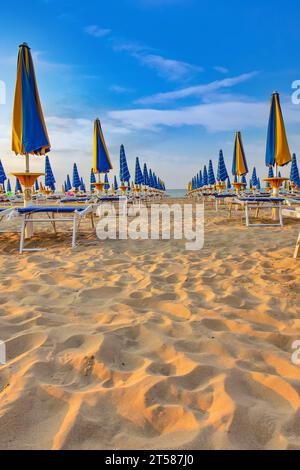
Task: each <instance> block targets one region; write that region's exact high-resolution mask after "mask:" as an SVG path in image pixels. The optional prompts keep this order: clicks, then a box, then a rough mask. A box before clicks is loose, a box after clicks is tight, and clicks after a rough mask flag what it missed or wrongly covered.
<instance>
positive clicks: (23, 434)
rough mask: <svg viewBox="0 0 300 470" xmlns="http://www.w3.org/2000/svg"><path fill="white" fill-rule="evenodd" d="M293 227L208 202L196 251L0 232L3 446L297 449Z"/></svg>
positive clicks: (298, 320)
mask: <svg viewBox="0 0 300 470" xmlns="http://www.w3.org/2000/svg"><path fill="white" fill-rule="evenodd" d="M86 228H87V229H88V226H86ZM298 231H299V225H297V223H295V222H293V223H287V225H286V226H285V227H284V228H283V229H280V228H252V229H247V228H246V227H245V226H244V225H242V224H241V222H240V219H239V218H236V219H234V220H231V221H229V222H228V221H227V219H226V213H225V212H224V211H219V212H218V213H216V212H214V211H213V210H212V209H211V210H207V211H206V224H205V237H206V241H205V246H204V248H203V249H202V250H201V251H199V252H192V251H186V250H185V248H184V244H185V242H184V241H174V240H170V241H149V240H146V241H119V240H110V241H104V242H102V241H99V240H97V238H96V237H95V235H94V234H92V233H89V234H83V235H82V236H81V238H80V241H81V244H80V245H79V247H78V248H77V249H76V250H75V251H71V249H70V238H69V236H67V235H65V234H59V235H58V237H57V239H55V238H54V237H53V236H50V237H47V238H44V240H43V239H42V238H40V243H41V244H42V245H43V246H45V247H48V250H47V251H45V252H43V253H27V254H24V255H22V256H19V255H18V253H17V248H18V236H17V235H16V234H3V233H2V234H0V253H1V257H0V269H1V282H0V284H1V290H0V339H2V340H3V341H6V344H7V359H8V361H7V364H6V365H4V366H0V430H1V432H0V448H1V449H112V448H113V449H167V448H169V449H300V365H298V366H297V365H293V364H292V362H291V355H292V343H293V341H295V340H298V339H300V285H299V284H300V283H299V277H300V261H296V260H294V259H293V258H292V254H293V249H294V245H295V242H296V236H297V233H298Z"/></svg>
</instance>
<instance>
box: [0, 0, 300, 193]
mask: <svg viewBox="0 0 300 470" xmlns="http://www.w3.org/2000/svg"><path fill="white" fill-rule="evenodd" d="M22 5H24V2H21V1H16V0H12V1H10V2H5V3H4V4H3V5H2V6H1V17H0V28H1V36H0V80H2V81H4V82H5V84H6V96H7V99H6V104H5V105H3V104H2V105H0V157H1V159H2V161H3V163H4V164H5V168H6V170H7V171H9V170H15V169H19V168H23V166H24V163H23V161H22V159H20V158H16V157H14V156H13V155H12V153H11V151H10V133H11V127H10V122H11V112H12V100H13V92H14V83H15V74H16V58H17V52H18V45H19V43H21V42H23V41H26V42H28V44H29V45H30V47H31V48H32V52H33V56H34V62H35V69H36V75H37V80H38V86H39V90H40V96H41V100H42V106H43V110H44V114H45V118H46V123H47V127H48V131H49V135H50V140H51V144H52V151H51V154H50V159H51V161H52V166H53V167H54V171H55V174H56V177H57V180H58V182H59V183H61V182H62V180H63V179H64V178H65V175H66V173H67V172H71V168H72V163H73V161H76V162H77V164H78V167H79V171H80V173H81V174H82V175H83V176H84V177H85V178H87V177H88V174H89V169H90V167H91V162H92V132H93V120H94V118H95V117H97V116H98V117H99V118H100V119H101V122H102V127H103V131H104V135H105V137H106V140H107V144H108V148H109V151H110V154H111V158H112V161H113V165H114V172H115V173H116V174H118V156H119V147H120V144H121V143H123V144H124V145H125V149H126V153H127V157H128V160H129V163H130V165H131V171H132V173H133V166H134V161H135V157H136V156H139V157H140V158H141V161H142V162H143V161H147V162H148V163H149V165H150V166H151V167H153V169H154V170H155V171H156V172H157V173H158V174H159V175H160V176H161V177H162V178H163V179H164V180H165V181H166V183H167V186H168V187H170V188H171V187H173V188H175V187H185V186H186V184H187V181H188V179H189V178H190V177H191V176H192V175H193V174H194V173H196V172H197V171H199V169H201V168H202V167H203V165H204V164H205V163H207V161H208V159H210V158H212V159H214V160H215V162H216V161H217V157H218V152H219V149H220V148H222V149H223V152H224V156H225V160H226V163H227V166H228V167H229V168H230V167H231V160H232V151H233V143H234V135H235V131H236V130H241V131H242V135H243V140H244V145H245V150H246V155H247V159H248V163H249V167H250V168H252V166H253V165H254V164H255V165H256V166H257V168H258V173H259V174H260V175H261V176H264V174H265V167H264V152H265V139H266V128H267V119H268V108H269V99H270V95H271V93H272V91H274V90H277V91H279V92H280V95H281V101H282V107H283V113H284V117H285V121H286V127H287V132H288V138H289V143H290V147H291V150H292V151H293V152H296V153H297V152H298V153H299V150H300V149H299V147H300V137H299V125H300V106H296V105H293V104H292V103H291V94H292V89H291V84H292V82H293V81H294V80H297V79H300V64H299V44H300V28H299V13H300V6H299V2H296V1H291V0H288V1H286V2H285V3H284V8H283V5H282V2H278V1H274V0H273V1H263V2H261V1H257V0H254V1H252V2H250V1H246V2H240V1H230V0H229V1H227V2H224V1H220V0H215V1H214V2H211V1H210V2H209V1H206V0H204V1H199V0H198V1H197V0H118V1H117V0H110V2H107V1H105V2H104V1H91V0H85V1H84V2H83V1H78V0H72V1H58V0H29V1H28V2H26V10H25V11H24V10H23V9H22ZM31 161H32V162H33V163H32V168H34V169H43V165H44V162H43V159H41V158H32V159H31ZM286 171H287V170H286Z"/></svg>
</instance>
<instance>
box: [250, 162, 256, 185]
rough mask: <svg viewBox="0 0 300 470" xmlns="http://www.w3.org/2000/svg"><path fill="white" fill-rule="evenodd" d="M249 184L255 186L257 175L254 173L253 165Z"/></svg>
mask: <svg viewBox="0 0 300 470" xmlns="http://www.w3.org/2000/svg"><path fill="white" fill-rule="evenodd" d="M251 186H255V187H256V186H257V175H256V168H255V166H254V167H253V172H252V177H251Z"/></svg>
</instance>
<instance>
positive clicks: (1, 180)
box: [0, 160, 7, 185]
mask: <svg viewBox="0 0 300 470" xmlns="http://www.w3.org/2000/svg"><path fill="white" fill-rule="evenodd" d="M6 179H7V177H6V174H5V171H4V168H3V165H2V162H1V160H0V184H2V185H4V181H5V180H6Z"/></svg>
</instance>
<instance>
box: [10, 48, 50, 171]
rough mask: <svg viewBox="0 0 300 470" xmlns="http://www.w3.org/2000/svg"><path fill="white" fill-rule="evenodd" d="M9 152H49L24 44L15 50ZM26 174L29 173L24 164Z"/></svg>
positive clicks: (36, 90) (28, 55) (30, 60)
mask: <svg viewBox="0 0 300 470" xmlns="http://www.w3.org/2000/svg"><path fill="white" fill-rule="evenodd" d="M12 150H13V151H14V152H15V153H16V154H17V155H28V154H34V155H44V154H45V153H46V152H49V150H50V141H49V137H48V133H47V129H46V125H45V121H44V116H43V111H42V107H41V102H40V98H39V93H38V88H37V83H36V78H35V72H34V66H33V61H32V56H31V52H30V48H29V47H28V45H27V44H26V43H23V44H21V45H20V47H19V55H18V66H17V81H16V89H15V99H14V109H13V127H12ZM26 171H29V168H28V163H27V168H26Z"/></svg>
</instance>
